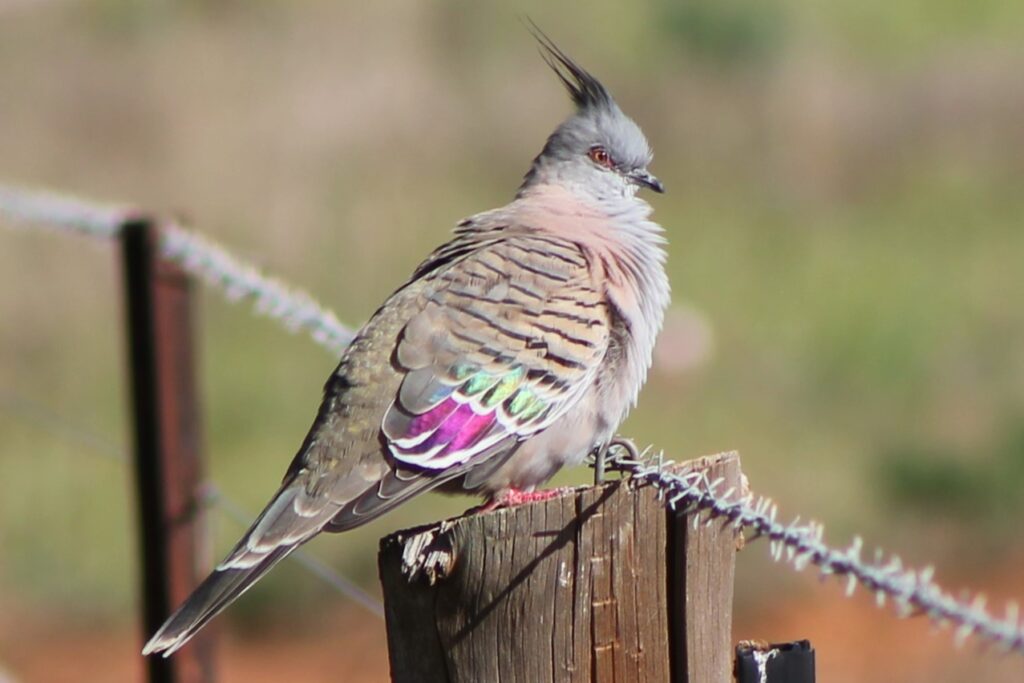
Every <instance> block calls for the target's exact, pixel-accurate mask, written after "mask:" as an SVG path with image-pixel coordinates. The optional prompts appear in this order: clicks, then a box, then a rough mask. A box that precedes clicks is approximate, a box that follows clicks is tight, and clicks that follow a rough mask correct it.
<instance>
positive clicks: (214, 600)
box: [142, 545, 298, 657]
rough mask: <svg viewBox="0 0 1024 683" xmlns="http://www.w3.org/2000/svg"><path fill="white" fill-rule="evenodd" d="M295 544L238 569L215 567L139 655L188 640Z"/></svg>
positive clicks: (165, 651) (164, 651) (165, 652)
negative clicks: (252, 564) (249, 565)
mask: <svg viewBox="0 0 1024 683" xmlns="http://www.w3.org/2000/svg"><path fill="white" fill-rule="evenodd" d="M297 547H298V546H297V545H293V546H290V547H280V548H277V549H275V550H274V551H272V552H271V553H270V554H269V555H267V556H266V557H265V558H264V559H263V560H261V561H260V562H259V563H258V564H256V565H254V566H252V567H245V568H242V569H234V568H226V569H220V568H218V569H216V570H214V571H213V572H211V573H210V575H209V576H207V577H206V579H205V580H204V581H203V582H202V583H201V584H199V587H198V588H196V589H195V591H193V592H192V595H190V596H189V597H188V599H187V600H186V601H185V602H184V603H183V604H182V605H181V607H179V608H178V609H177V611H175V612H174V614H172V615H171V617H170V618H169V619H168V620H167V621H166V622H164V625H163V626H161V627H160V630H159V631H157V632H156V634H155V635H154V636H153V637H152V638H150V639H149V642H148V643H146V646H145V647H144V648H143V649H142V654H144V655H149V654H153V653H155V652H160V653H162V654H163V656H164V657H169V656H171V655H172V654H173V653H174V652H176V651H177V650H178V648H180V647H182V646H183V645H184V644H185V643H187V642H188V641H189V640H191V639H192V636H194V635H195V634H196V633H198V632H199V629H201V628H203V626H205V625H206V623H207V622H208V621H210V619H213V618H214V617H215V616H217V614H219V613H220V612H221V610H223V609H224V608H225V607H227V606H228V605H229V604H231V603H232V602H234V600H235V599H236V598H237V597H238V596H240V595H241V594H242V593H244V592H245V591H247V590H248V589H249V587H250V586H252V585H253V584H254V583H256V581H258V580H259V579H260V577H262V576H263V575H264V574H266V573H267V572H268V571H270V568H271V567H273V566H274V565H275V564H277V563H278V562H280V561H281V560H283V559H284V558H285V557H287V556H288V554H289V553H291V552H292V551H293V550H294V549H295V548H297Z"/></svg>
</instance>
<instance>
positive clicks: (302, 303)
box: [0, 186, 1024, 654]
mask: <svg viewBox="0 0 1024 683" xmlns="http://www.w3.org/2000/svg"><path fill="white" fill-rule="evenodd" d="M4 215H6V216H8V217H10V218H13V219H14V220H16V221H27V222H32V223H37V224H46V225H50V226H53V227H57V228H60V229H64V230H67V231H73V232H80V233H86V234H91V235H94V236H100V237H108V238H110V237H115V236H117V234H118V232H119V231H120V227H121V226H122V225H124V223H125V222H128V221H131V220H139V218H140V216H141V214H139V213H137V212H134V211H133V210H130V209H125V208H123V207H122V208H111V207H105V206H102V205H95V204H91V203H88V202H82V201H79V200H74V199H68V198H66V197H63V196H61V195H55V194H52V193H46V192H26V191H24V190H17V189H12V188H4V187H2V186H0V216H4ZM161 233H162V234H163V236H164V237H163V242H162V244H161V248H162V251H163V253H164V255H165V256H166V257H167V258H169V259H171V260H173V261H175V262H177V263H179V264H181V266H182V267H183V268H184V269H185V270H186V271H188V272H190V273H192V274H194V275H197V276H198V277H200V278H201V279H202V280H203V281H205V282H207V283H210V284H213V285H215V286H217V287H218V288H220V289H221V290H222V291H223V292H225V294H226V295H227V296H228V298H229V299H231V300H235V301H237V300H242V299H250V300H253V301H254V302H255V305H256V310H257V312H260V313H263V314H265V315H268V316H269V317H271V318H273V319H275V320H278V321H279V322H281V323H282V324H283V325H285V326H286V327H287V328H288V329H290V330H292V331H299V330H304V331H306V332H309V333H310V334H311V335H312V336H313V339H314V340H315V341H317V342H318V343H320V344H321V345H323V346H326V347H327V348H329V349H331V350H332V351H335V352H340V351H341V350H343V349H344V348H345V346H346V345H347V344H348V342H349V341H351V339H352V333H351V332H350V331H349V330H348V329H347V328H345V327H344V326H343V325H341V323H339V322H338V319H337V318H336V316H335V315H334V314H333V313H331V312H330V311H329V310H328V309H326V308H324V307H323V306H321V305H319V304H317V303H316V302H315V300H313V299H312V297H310V296H309V295H308V294H306V293H304V292H301V291H300V290H296V289H294V288H291V287H288V286H287V285H285V284H284V283H282V282H280V281H278V280H276V279H274V278H269V277H267V276H265V275H263V274H261V273H260V272H259V271H258V270H257V269H256V268H254V267H253V266H250V265H248V264H245V263H243V262H242V261H240V260H238V259H237V258H235V257H234V256H232V255H231V254H230V253H228V252H227V251H226V250H225V249H223V248H222V247H219V246H217V245H215V244H213V243H212V242H210V241H209V240H207V239H205V238H203V237H200V236H199V235H196V234H194V233H189V232H188V231H185V230H184V229H182V228H180V227H178V226H177V225H176V224H173V223H171V224H164V225H163V226H162V230H161ZM670 463H671V461H667V460H665V459H664V458H663V457H662V456H661V455H659V456H656V457H647V458H642V459H638V460H630V459H625V458H612V459H609V460H608V461H607V463H606V466H607V468H608V469H609V470H612V471H619V472H623V473H627V474H629V475H631V476H632V477H635V478H636V479H637V480H638V481H647V482H650V483H651V484H653V485H654V486H656V487H657V488H658V489H659V491H661V493H662V495H663V496H664V500H665V502H666V505H668V506H669V507H671V508H673V509H676V510H680V511H684V512H688V513H691V514H693V519H694V524H699V523H701V519H700V517H701V514H705V515H706V519H705V520H704V523H708V524H710V523H713V522H714V521H715V520H716V519H719V518H724V519H725V520H726V523H730V524H732V525H733V526H734V527H736V528H737V529H739V530H748V531H751V532H753V536H752V538H757V537H768V538H769V539H770V540H771V544H770V547H771V553H772V557H773V558H774V559H775V560H777V561H778V560H781V559H785V560H786V561H787V562H788V563H789V564H791V565H792V566H793V567H794V568H795V569H797V570H798V571H799V570H802V569H805V568H806V567H807V566H808V565H811V564H813V565H815V566H817V567H818V569H819V571H820V572H821V573H822V574H823V575H835V576H839V577H846V579H847V586H846V592H847V595H850V594H852V593H853V591H854V589H855V588H856V586H857V585H858V584H860V585H862V586H864V587H865V588H867V589H868V590H870V591H872V592H873V593H874V594H875V598H876V601H877V602H878V604H879V606H884V604H885V602H886V600H891V601H892V602H893V603H894V604H895V606H896V610H897V612H898V613H899V614H900V615H901V616H909V615H913V614H925V615H927V616H928V617H929V618H930V619H931V620H932V621H933V622H935V623H937V624H939V625H950V624H951V625H953V626H954V627H955V628H956V632H955V639H956V642H957V643H962V642H963V641H965V640H966V639H968V638H970V637H972V636H977V637H980V638H982V639H983V640H985V641H988V642H992V643H995V644H997V645H998V646H1000V647H1001V648H1003V649H1005V650H1007V651H1012V652H1015V653H1017V654H1024V624H1022V622H1021V618H1020V608H1019V606H1018V605H1017V604H1016V603H1014V602H1010V603H1008V604H1007V606H1006V615H1005V617H1003V618H997V617H994V616H993V615H992V614H990V613H989V611H988V609H987V607H986V601H985V598H984V596H982V595H981V594H977V595H975V596H974V597H973V598H968V597H964V598H961V599H957V598H956V597H954V596H953V595H952V594H950V593H949V592H947V591H946V590H944V589H943V588H941V587H940V586H939V585H938V584H937V583H935V581H934V580H933V575H934V569H933V568H932V567H925V568H924V569H912V568H908V567H905V566H904V565H903V562H902V561H901V560H900V558H899V557H897V556H895V555H888V556H886V555H885V554H883V553H882V552H881V551H876V553H875V557H874V560H873V561H865V560H863V559H862V558H861V554H862V552H863V541H862V540H861V539H860V538H859V537H856V538H854V540H853V542H852V543H851V544H850V546H849V547H847V548H845V549H836V548H832V547H830V546H828V545H827V544H825V542H824V540H823V539H824V527H823V526H822V525H821V524H818V523H816V522H806V523H800V521H799V518H798V519H797V520H794V521H793V522H792V523H790V524H788V525H786V524H782V523H780V522H777V521H776V517H777V512H778V509H777V506H776V505H775V503H773V502H772V501H771V500H770V499H768V498H764V497H757V496H755V495H754V494H752V493H749V492H737V491H735V490H728V491H725V492H719V491H718V489H719V488H720V487H721V484H722V482H721V480H718V481H708V480H707V478H706V475H704V474H703V473H696V472H694V473H689V474H675V473H672V472H670V471H668V469H667V468H668V466H669V465H670ZM221 500H223V499H221ZM324 568H325V569H326V567H324ZM354 599H355V598H354ZM371 599H372V598H371Z"/></svg>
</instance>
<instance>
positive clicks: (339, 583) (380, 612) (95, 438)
mask: <svg viewBox="0 0 1024 683" xmlns="http://www.w3.org/2000/svg"><path fill="white" fill-rule="evenodd" d="M0 411H3V412H5V413H7V414H8V415H9V416H11V417H16V418H18V419H20V420H21V421H22V422H24V423H27V424H31V425H33V426H34V427H36V428H38V429H40V430H42V431H44V432H47V433H48V434H52V435H55V436H58V437H60V438H62V439H64V440H65V441H67V442H69V443H73V444H75V445H76V446H81V447H84V449H85V450H86V451H87V452H92V453H95V454H96V455H98V456H102V457H103V458H106V459H109V460H114V461H116V462H120V463H127V462H128V455H127V453H126V452H125V450H124V448H122V447H121V446H120V445H119V444H117V443H115V442H114V441H113V440H112V439H109V438H107V437H104V436H102V435H100V434H97V433H96V432H94V431H92V430H90V429H88V428H85V427H82V426H81V425H78V424H75V423H74V422H72V421H70V420H68V419H66V418H65V417H64V416H62V415H60V414H59V413H57V412H55V411H53V410H51V409H50V408H48V407H46V406H44V405H41V404H39V403H37V402H35V401H32V400H28V399H25V398H23V397H21V396H17V395H15V394H13V393H11V392H9V391H3V390H0ZM201 500H202V502H203V503H204V505H205V506H206V507H213V508H216V509H217V510H219V511H220V512H222V513H223V514H224V515H226V516H227V517H228V518H230V519H232V520H233V521H235V522H237V523H238V524H241V525H242V526H244V527H248V526H249V525H251V524H252V523H253V521H254V520H255V519H256V515H254V514H251V513H250V512H249V511H248V510H246V509H245V508H244V507H243V506H241V505H239V504H238V503H236V502H235V501H234V500H232V499H231V498H230V497H228V496H226V495H224V492H223V491H221V490H220V488H219V487H218V486H217V485H216V484H214V483H213V482H209V481H208V482H205V483H204V484H202V485H201ZM290 559H293V560H294V561H295V562H296V563H297V564H298V565H299V566H301V567H303V568H304V569H305V570H306V571H308V572H309V573H311V574H313V575H314V576H317V577H319V578H320V580H322V581H323V582H324V583H326V584H327V585H328V586H330V587H332V588H333V589H334V590H336V591H337V592H338V593H340V594H341V595H343V596H345V597H346V598H348V599H350V600H352V601H353V602H355V603H357V604H359V605H361V606H362V607H365V608H366V609H367V610H369V611H370V612H372V613H373V614H375V615H377V616H378V617H380V618H382V619H383V618H384V605H383V603H382V602H381V601H380V600H378V599H377V598H375V597H373V596H372V595H370V594H369V593H367V592H366V591H364V590H363V589H362V588H361V587H359V585H358V584H356V583H355V582H353V581H351V580H350V579H347V578H345V577H344V576H343V575H342V574H340V573H339V572H337V571H335V570H334V569H332V568H331V567H329V566H328V565H326V564H325V563H323V562H322V561H320V560H319V559H317V558H316V557H315V556H313V555H312V554H310V553H308V552H306V551H305V550H301V549H300V550H296V551H295V552H293V553H292V554H291V556H290ZM0 683H2V681H0Z"/></svg>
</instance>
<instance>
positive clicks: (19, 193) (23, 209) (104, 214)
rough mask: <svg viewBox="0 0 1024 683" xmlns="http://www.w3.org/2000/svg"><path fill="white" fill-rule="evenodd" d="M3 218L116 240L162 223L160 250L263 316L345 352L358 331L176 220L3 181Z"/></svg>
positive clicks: (0, 199) (336, 352) (334, 350)
mask: <svg viewBox="0 0 1024 683" xmlns="http://www.w3.org/2000/svg"><path fill="white" fill-rule="evenodd" d="M0 218H5V219H6V220H7V221H8V222H10V223H12V224H14V225H32V226H44V227H47V228H49V229H53V230H58V231H62V232H71V233H78V234H82V235H87V236H91V237H100V238H104V239H114V238H116V237H117V236H118V235H119V234H120V232H121V229H122V227H123V226H124V225H125V224H126V223H132V222H140V221H151V222H153V223H154V224H155V225H158V226H159V228H160V229H159V235H160V253H161V256H163V257H164V258H166V259H167V260H169V261H172V262H174V263H177V264H178V265H180V266H181V267H182V268H183V269H184V270H185V271H186V272H187V273H189V274H190V275H193V276H195V277H197V278H199V279H200V280H202V281H203V282H205V283H206V284H208V285H211V286H213V287H214V288H216V289H219V290H221V291H222V292H223V293H224V296H225V297H227V299H228V300H229V301H232V302H238V301H250V302H251V303H252V305H253V308H254V309H255V311H256V313H258V314H259V315H263V316H266V317H268V318H271V319H273V320H276V321H278V322H279V323H281V325H283V326H284V327H285V328H286V329H288V330H289V331H291V332H299V331H303V332H308V333H309V335H310V336H311V337H312V338H313V340H314V341H316V342H317V343H319V344H320V345H322V346H324V347H326V348H327V349H328V350H329V351H331V352H332V353H333V354H334V355H336V356H340V355H341V353H342V352H343V351H344V350H345V348H346V347H348V345H349V343H350V342H351V341H352V338H353V336H354V335H353V332H352V330H350V329H349V328H347V327H346V326H345V325H343V324H342V323H341V322H340V321H339V320H338V318H337V316H335V315H334V313H333V312H331V311H330V310H329V309H327V308H325V307H324V306H322V305H320V304H319V303H317V301H316V300H315V299H314V298H313V297H312V296H310V295H309V294H308V293H307V292H304V291H303V290H301V289H297V288H295V287H291V286H289V285H286V284H284V283H283V282H281V281H280V280H278V279H277V278H273V277H269V276H267V275H265V274H263V273H262V272H261V271H260V269H259V268H257V267H256V266H254V265H252V264H249V263H246V262H244V261H243V260H241V259H239V258H238V257H236V256H234V255H233V254H231V253H230V252H229V251H228V250H226V249H224V248H223V247H221V246H220V245H218V244H216V243H214V242H213V241H212V240H210V239H208V238H206V237H203V236H201V235H199V234H196V233H194V232H191V231H189V230H186V229H185V228H183V227H182V226H181V225H180V224H179V223H178V222H177V221H174V220H169V219H166V220H165V219H159V218H150V217H148V216H146V215H145V214H144V213H143V212H141V211H139V210H137V209H133V208H131V207H127V206H123V205H116V204H95V203H91V202H87V201H83V200H80V199H76V198H73V197H68V196H65V195H60V194H55V193H52V192H45V191H40V190H27V189H22V188H14V187H10V186H3V185H0Z"/></svg>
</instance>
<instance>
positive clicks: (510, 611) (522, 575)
mask: <svg viewBox="0 0 1024 683" xmlns="http://www.w3.org/2000/svg"><path fill="white" fill-rule="evenodd" d="M730 458H731V459H732V460H733V461H735V471H736V473H737V476H738V472H739V467H738V460H737V458H736V456H735V455H731V456H723V457H720V458H719V459H718V460H704V461H701V462H700V465H699V466H701V467H711V468H713V469H714V468H717V467H720V466H724V467H727V468H728V467H731V465H729V460H730ZM722 463H725V465H722ZM716 476H718V475H716ZM685 522H686V520H685V519H677V518H676V516H675V515H673V514H671V513H667V512H666V511H665V508H664V507H663V505H662V504H661V502H660V501H658V500H657V495H656V492H655V490H654V488H653V487H651V486H649V485H642V486H637V485H635V484H634V483H632V482H628V481H621V482H620V481H615V482H610V483H607V484H604V485H603V486H600V487H591V488H584V489H578V490H575V491H572V492H569V493H567V494H566V495H563V496H561V497H559V498H555V499H553V500H549V501H545V502H542V503H535V504H532V505H524V506H521V507H516V508H511V509H505V510H497V511H494V512H489V513H483V514H474V515H469V516H465V517H462V518H459V519H456V520H451V521H448V522H444V523H442V524H441V525H432V526H430V527H424V528H420V529H413V530H408V531H403V532H399V533H396V534H393V535H391V536H389V537H387V538H385V539H384V540H383V541H382V542H381V553H380V557H379V561H380V574H381V581H382V584H383V587H384V598H385V611H386V616H387V630H388V642H389V650H390V653H389V656H390V661H391V676H392V680H393V681H394V682H395V683H416V682H423V681H431V682H451V683H462V682H465V683H480V682H489V681H501V683H539V682H544V681H553V682H558V683H562V682H566V683H576V682H583V681H587V682H592V681H596V682H600V683H604V682H609V683H624V682H635V681H656V682H660V681H666V682H667V681H670V680H672V681H692V682H696V681H700V683H708V682H710V683H716V682H717V681H726V680H728V676H729V675H730V671H731V668H730V667H731V654H732V648H731V642H730V636H729V635H728V631H729V628H728V627H729V626H730V625H731V611H732V575H733V563H734V557H733V556H734V554H735V540H734V538H733V536H732V535H731V530H729V531H725V532H723V531H722V530H721V529H720V528H719V525H718V524H713V525H712V526H703V525H702V526H701V527H700V528H699V529H698V530H697V531H695V532H694V531H692V530H687V531H684V530H683V527H684V526H686V524H685ZM680 549H681V550H683V551H685V552H689V553H698V554H695V555H694V556H693V558H692V562H690V561H683V560H685V559H686V558H682V559H680V558H678V557H677V555H678V552H679V551H680ZM705 555H706V556H707V557H709V558H712V559H711V560H710V561H712V562H714V563H716V564H715V565H714V566H710V567H705V566H703V564H704V562H705V560H704V559H703V558H704V556H705ZM417 558H418V559H417ZM427 558H429V560H428V559H427ZM425 560H426V566H424V561H425ZM680 572H682V575H681V576H680V575H679V573H680ZM409 574H412V575H413V578H412V580H411V581H410V580H409V577H408V575H409ZM716 577H717V579H716ZM712 600H718V601H719V602H718V603H716V604H713V603H712ZM677 607H678V609H677ZM673 610H676V611H675V612H673ZM701 610H705V611H706V612H707V613H706V614H705V613H701ZM673 615H674V616H673ZM670 624H671V625H672V626H673V627H674V628H675V629H676V630H677V631H678V629H680V628H683V629H698V630H701V629H704V628H705V624H710V633H708V634H703V633H700V634H697V633H695V634H692V635H690V634H687V636H686V637H681V636H680V635H679V634H678V633H676V634H673V633H671V632H670ZM723 624H724V625H725V630H724V633H726V637H725V640H724V641H722V642H719V641H720V640H721V635H722V633H723ZM716 648H720V649H721V653H719V652H717V650H716V651H714V652H712V650H715V649H716ZM673 652H675V657H676V658H677V660H678V658H679V657H682V658H683V659H682V660H678V661H673ZM705 653H707V656H708V661H709V663H708V665H707V666H702V665H701V663H699V662H697V661H695V658H696V657H698V656H700V657H703V656H704V655H705ZM720 662H724V668H723V669H722V670H721V673H722V677H715V676H712V677H708V678H696V677H693V676H701V675H705V673H706V672H709V671H715V672H717V671H718V669H717V668H715V667H718V666H719V663H720ZM673 672H674V673H673ZM680 676H691V677H690V678H685V677H682V678H681V677H680Z"/></svg>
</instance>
